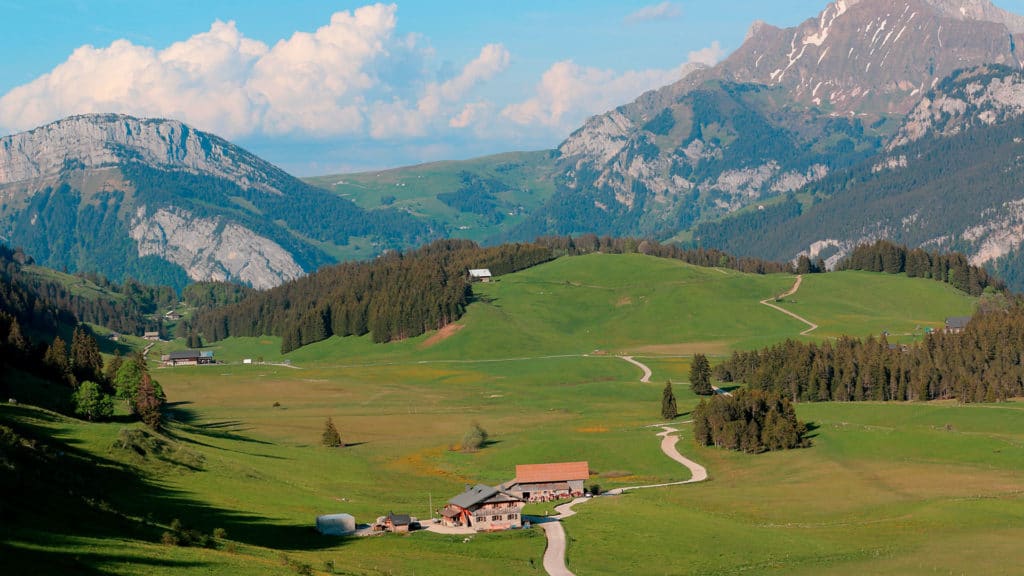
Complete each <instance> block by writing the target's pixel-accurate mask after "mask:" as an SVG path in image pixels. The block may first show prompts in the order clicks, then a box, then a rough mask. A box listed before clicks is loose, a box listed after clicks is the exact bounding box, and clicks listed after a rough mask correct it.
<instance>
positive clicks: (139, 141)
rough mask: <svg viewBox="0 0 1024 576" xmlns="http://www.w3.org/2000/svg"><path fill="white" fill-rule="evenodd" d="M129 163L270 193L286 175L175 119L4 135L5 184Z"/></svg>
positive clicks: (0, 149) (0, 173) (86, 123)
mask: <svg viewBox="0 0 1024 576" xmlns="http://www.w3.org/2000/svg"><path fill="white" fill-rule="evenodd" d="M125 161H136V162H140V163H143V164H146V165H149V166H153V167H167V168H173V169H175V170H187V171H190V172H193V173H195V174H205V175H211V176H216V177H220V178H226V179H228V180H231V181H232V182H234V183H236V184H238V185H239V186H242V187H244V188H249V187H252V188H258V189H262V190H264V191H266V192H277V191H276V190H275V189H274V188H273V187H272V186H271V185H270V184H269V183H268V182H269V181H270V180H271V177H273V176H277V175H279V174H282V172H281V170H280V169H278V168H276V167H274V166H273V165H271V164H270V163H268V162H266V161H264V160H261V159H260V158H258V157H256V156H254V155H252V154H249V153H247V152H245V151H243V150H241V149H239V148H237V147H235V146H233V145H231V144H229V143H228V142H226V141H225V140H222V139H221V138H218V137H216V136H213V135H212V134H208V133H205V132H200V131H198V130H194V129H192V128H190V127H189V126H187V125H185V124H182V123H181V122H177V121H175V120H148V119H140V118H133V117H131V116H123V115H117V114H89V115H83V116H72V117H70V118H66V119H63V120H60V121H57V122H54V123H52V124H47V125H46V126H42V127H40V128H36V129H35V130H31V131H28V132H22V133H20V134H14V135H12V136H7V137H4V138H0V185H3V184H10V183H15V182H22V181H26V180H36V179H47V178H54V177H57V176H59V175H60V174H61V173H62V172H64V171H66V170H69V169H86V170H88V169H95V168H102V167H107V166H115V165H118V164H121V163H123V162H125Z"/></svg>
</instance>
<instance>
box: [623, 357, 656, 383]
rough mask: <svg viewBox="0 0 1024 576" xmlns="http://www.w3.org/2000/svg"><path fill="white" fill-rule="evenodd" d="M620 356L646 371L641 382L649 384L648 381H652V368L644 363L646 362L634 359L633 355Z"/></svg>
mask: <svg viewBox="0 0 1024 576" xmlns="http://www.w3.org/2000/svg"><path fill="white" fill-rule="evenodd" d="M619 358H622V359H623V360H625V361H626V362H629V363H630V364H632V365H634V366H636V367H637V368H639V369H641V370H643V371H644V375H643V377H642V378H640V381H641V382H643V383H644V384H647V383H648V382H650V381H651V369H650V368H648V367H647V365H646V364H644V363H642V362H640V361H638V360H635V359H633V357H632V356H619Z"/></svg>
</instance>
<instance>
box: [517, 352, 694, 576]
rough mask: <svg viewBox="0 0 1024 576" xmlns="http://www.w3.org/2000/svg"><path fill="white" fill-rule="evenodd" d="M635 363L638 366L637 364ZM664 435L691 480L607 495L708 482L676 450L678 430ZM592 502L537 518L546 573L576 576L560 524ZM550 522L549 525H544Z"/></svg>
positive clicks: (666, 430)
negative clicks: (568, 562)
mask: <svg viewBox="0 0 1024 576" xmlns="http://www.w3.org/2000/svg"><path fill="white" fill-rule="evenodd" d="M623 359H624V360H627V361H632V358H626V357H623ZM634 363H636V362H634ZM661 429H662V432H659V433H658V436H660V437H661V451H662V452H664V453H665V455H666V456H668V457H669V458H671V459H673V460H675V461H676V462H679V463H680V464H682V465H683V466H686V467H687V468H688V469H689V470H690V479H689V480H683V481H682V482H669V483H666V484H650V485H647V486H629V487H626V488H616V489H615V490H611V491H609V492H608V495H609V496H617V495H619V494H622V493H623V492H626V491H628V490H642V489H645V488H662V487H665V486H678V485H680V484H693V483H695V482H703V481H705V480H707V479H708V471H707V469H705V468H704V467H703V466H701V465H700V464H697V463H696V462H694V461H693V460H690V459H689V458H687V457H686V456H683V455H682V454H680V453H679V450H678V449H676V443H677V442H679V436H676V435H675V433H676V432H679V430H677V429H676V428H673V427H671V426H664V425H663V426H661ZM588 500H590V499H589V498H576V499H575V500H573V501H572V502H569V503H566V504H562V505H560V506H556V507H555V511H556V512H558V516H553V517H552V518H553V519H552V520H547V519H543V518H536V519H535V521H536V522H538V523H539V524H540V527H541V528H542V529H543V530H544V536H545V537H547V540H548V544H547V548H545V549H544V570H545V571H546V572H547V573H548V574H550V575H551V576H575V574H573V572H572V571H570V570H569V568H567V567H566V565H565V529H564V528H562V523H561V522H560V520H562V519H563V518H568V517H570V516H572V515H574V514H576V511H575V510H573V509H572V508H573V506H575V505H577V504H582V503H583V502H587V501H588ZM545 520H547V521H545Z"/></svg>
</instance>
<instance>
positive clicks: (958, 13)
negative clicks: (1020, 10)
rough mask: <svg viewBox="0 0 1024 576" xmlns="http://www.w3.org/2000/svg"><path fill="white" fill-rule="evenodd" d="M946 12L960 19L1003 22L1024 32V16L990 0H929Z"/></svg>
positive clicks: (1016, 30)
mask: <svg viewBox="0 0 1024 576" xmlns="http://www.w3.org/2000/svg"><path fill="white" fill-rule="evenodd" d="M927 2H928V3H929V4H931V5H932V6H934V7H935V8H937V9H939V10H941V11H942V12H943V13H944V14H946V15H948V16H952V17H954V18H959V19H960V20H978V21H982V22H995V23H998V24H1003V25H1004V26H1006V28H1007V29H1008V30H1009V31H1010V32H1013V33H1015V34H1017V33H1021V32H1024V16H1019V15H1017V14H1014V13H1012V12H1007V11H1006V10H1003V9H1002V8H999V7H998V6H996V5H995V4H993V3H992V2H990V1H989V0H927Z"/></svg>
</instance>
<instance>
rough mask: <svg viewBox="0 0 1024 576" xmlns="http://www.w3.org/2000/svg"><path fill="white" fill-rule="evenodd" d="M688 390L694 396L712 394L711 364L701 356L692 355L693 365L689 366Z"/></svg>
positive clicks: (705, 357)
mask: <svg viewBox="0 0 1024 576" xmlns="http://www.w3.org/2000/svg"><path fill="white" fill-rule="evenodd" d="M690 389H691V390H693V393H694V394H699V395H701V396H710V395H711V394H712V393H713V392H714V390H713V389H712V388H711V364H710V363H709V362H708V358H707V356H705V355H703V354H694V355H693V364H692V365H691V366H690Z"/></svg>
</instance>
